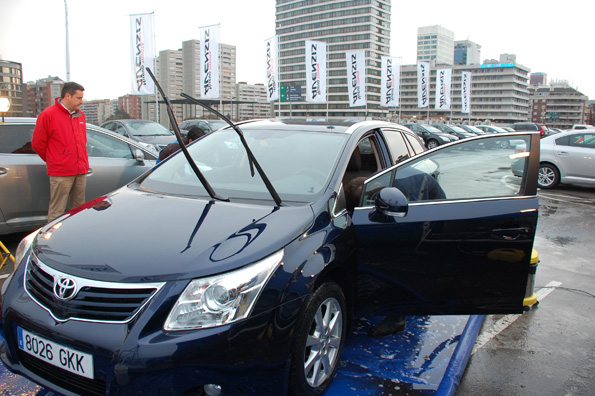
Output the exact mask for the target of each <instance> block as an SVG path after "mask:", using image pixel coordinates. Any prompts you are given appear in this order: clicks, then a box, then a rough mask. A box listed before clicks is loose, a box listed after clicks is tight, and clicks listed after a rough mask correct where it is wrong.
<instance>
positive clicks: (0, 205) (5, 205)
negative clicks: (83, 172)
mask: <svg viewBox="0 0 595 396" xmlns="http://www.w3.org/2000/svg"><path fill="white" fill-rule="evenodd" d="M35 121H36V120H35V118H18V117H14V118H7V119H6V120H5V122H4V123H2V122H0V235H4V234H10V233H14V232H23V231H30V230H35V229H37V228H39V227H41V226H43V225H44V224H45V223H47V212H48V206H49V201H50V185H49V178H48V175H47V171H46V166H45V162H43V160H42V159H41V158H39V156H38V155H37V154H35V152H34V151H33V148H32V147H31V136H32V135H33V129H34V128H35ZM87 152H88V153H89V172H88V173H87V190H86V198H87V201H90V200H91V199H94V198H97V197H100V196H102V195H105V194H107V193H109V192H111V191H113V190H115V189H117V188H119V187H121V186H123V185H125V184H127V183H128V182H130V181H132V180H133V179H135V178H136V177H138V176H139V175H141V174H143V173H144V172H145V171H147V170H149V169H151V168H152V167H153V166H154V165H155V161H156V159H157V157H156V154H155V153H153V152H152V151H150V150H147V149H146V148H144V147H143V146H141V145H139V144H137V143H135V142H133V141H132V140H130V139H127V138H125V137H122V136H118V135H116V134H114V133H111V132H109V131H107V130H105V129H103V128H100V127H97V126H94V125H91V124H87Z"/></svg>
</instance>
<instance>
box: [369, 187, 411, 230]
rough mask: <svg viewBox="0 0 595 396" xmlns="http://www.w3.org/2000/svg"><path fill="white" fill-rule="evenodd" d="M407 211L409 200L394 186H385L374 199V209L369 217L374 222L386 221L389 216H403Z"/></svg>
mask: <svg viewBox="0 0 595 396" xmlns="http://www.w3.org/2000/svg"><path fill="white" fill-rule="evenodd" d="M408 211H409V202H407V198H406V197H405V195H404V194H403V193H402V192H401V190H399V189H398V188H396V187H385V188H383V189H382V190H380V192H379V193H378V195H377V196H376V199H375V200H374V209H373V210H372V211H371V212H370V216H369V219H370V221H374V222H379V223H382V222H386V221H387V220H388V218H389V217H405V216H407V212H408Z"/></svg>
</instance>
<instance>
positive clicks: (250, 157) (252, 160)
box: [180, 92, 282, 206]
mask: <svg viewBox="0 0 595 396" xmlns="http://www.w3.org/2000/svg"><path fill="white" fill-rule="evenodd" d="M180 96H182V97H183V98H186V99H188V100H190V101H191V102H192V103H194V104H197V105H199V106H202V107H203V108H205V109H207V110H208V111H211V112H213V113H214V114H215V115H217V116H218V117H219V118H221V119H222V120H223V121H225V122H227V123H228V124H229V126H230V127H232V128H233V130H234V131H236V133H237V134H238V136H239V137H240V141H241V142H242V145H243V146H244V149H245V150H246V153H248V161H249V162H250V171H251V172H252V177H254V167H253V166H256V170H257V171H258V174H259V175H260V177H261V178H262V181H263V182H264V184H265V186H266V187H267V190H269V193H270V194H271V196H272V197H273V200H274V201H275V203H276V204H277V206H281V202H282V201H281V197H280V196H279V194H277V191H276V190H275V187H273V184H272V183H271V181H270V180H269V178H268V177H267V175H266V174H265V173H264V170H263V169H262V167H261V166H260V164H259V163H258V161H257V160H256V157H254V154H252V150H250V147H249V146H248V142H246V139H245V138H244V133H243V132H242V130H241V129H240V127H239V126H237V125H236V124H234V123H233V122H232V121H231V120H229V119H228V118H227V117H225V116H224V115H223V114H221V113H220V112H218V111H217V110H215V109H213V108H212V107H211V106H209V105H207V104H206V103H203V102H201V101H200V100H198V99H195V98H193V97H192V96H190V95H188V94H185V93H184V92H182V93H181V94H180Z"/></svg>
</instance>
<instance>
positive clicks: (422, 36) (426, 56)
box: [417, 25, 455, 65]
mask: <svg viewBox="0 0 595 396" xmlns="http://www.w3.org/2000/svg"><path fill="white" fill-rule="evenodd" d="M454 41H455V34H454V33H453V32H452V31H451V30H448V29H447V28H445V27H442V26H439V25H434V26H425V27H420V28H417V60H418V61H421V62H430V63H434V64H443V65H452V64H453V63H454V52H455V44H454Z"/></svg>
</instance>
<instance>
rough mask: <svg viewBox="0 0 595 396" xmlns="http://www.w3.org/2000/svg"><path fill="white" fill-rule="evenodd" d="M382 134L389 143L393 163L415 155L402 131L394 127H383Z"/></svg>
mask: <svg viewBox="0 0 595 396" xmlns="http://www.w3.org/2000/svg"><path fill="white" fill-rule="evenodd" d="M382 135H383V136H384V138H385V139H386V142H387V144H388V148H389V151H390V156H391V161H392V164H393V165H394V164H398V163H399V162H402V161H404V160H406V159H408V158H410V157H412V156H413V155H415V153H411V152H410V150H409V147H408V145H407V142H406V141H405V139H404V136H403V134H402V133H401V132H399V131H397V130H394V129H383V130H382Z"/></svg>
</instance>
